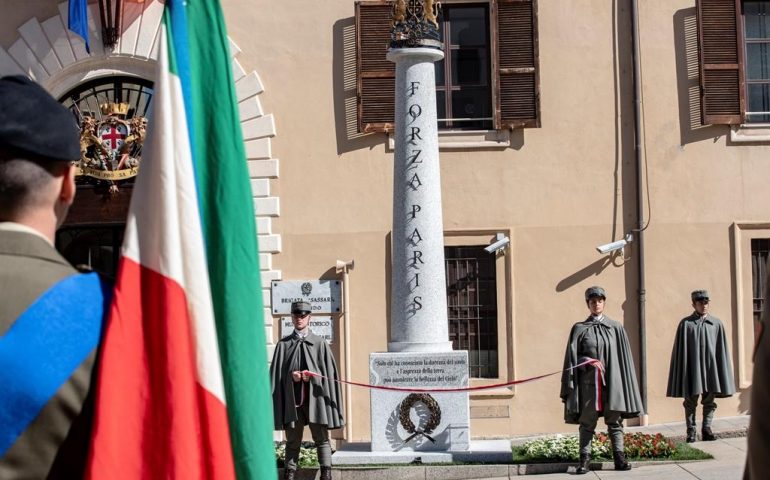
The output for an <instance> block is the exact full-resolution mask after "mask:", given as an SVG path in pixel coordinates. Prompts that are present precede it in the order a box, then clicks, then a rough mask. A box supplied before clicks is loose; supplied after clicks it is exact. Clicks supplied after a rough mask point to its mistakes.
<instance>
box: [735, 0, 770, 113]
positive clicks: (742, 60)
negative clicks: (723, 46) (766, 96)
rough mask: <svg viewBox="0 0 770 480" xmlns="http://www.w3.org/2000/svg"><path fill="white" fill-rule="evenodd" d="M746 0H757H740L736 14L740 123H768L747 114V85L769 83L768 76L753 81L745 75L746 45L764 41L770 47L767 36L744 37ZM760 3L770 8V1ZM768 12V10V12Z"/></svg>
mask: <svg viewBox="0 0 770 480" xmlns="http://www.w3.org/2000/svg"><path fill="white" fill-rule="evenodd" d="M747 1H757V0H740V8H739V9H738V15H739V17H740V18H738V19H737V24H738V25H739V30H738V42H739V50H740V56H739V61H740V72H741V77H740V78H741V96H742V100H741V123H745V124H747V125H770V119H768V120H765V121H757V122H752V121H749V119H748V116H749V115H748V114H749V85H751V84H757V83H760V84H766V85H770V78H768V79H766V80H762V81H755V80H749V78H748V75H747V73H746V72H747V70H748V46H749V44H750V43H751V44H757V43H765V44H767V45H768V47H770V37H768V38H767V39H766V40H764V41H750V40H749V39H748V38H747V37H746V14H745V12H744V6H745V4H746V2H747ZM761 3H765V4H766V5H767V8H768V9H770V1H762V2H761ZM768 13H770V12H768ZM765 116H768V117H770V114H766V115H765Z"/></svg>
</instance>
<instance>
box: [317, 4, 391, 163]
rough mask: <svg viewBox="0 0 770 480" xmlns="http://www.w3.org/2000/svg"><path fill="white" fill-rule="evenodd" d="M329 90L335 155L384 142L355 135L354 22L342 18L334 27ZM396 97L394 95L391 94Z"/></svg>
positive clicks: (380, 138)
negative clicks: (331, 89) (331, 98)
mask: <svg viewBox="0 0 770 480" xmlns="http://www.w3.org/2000/svg"><path fill="white" fill-rule="evenodd" d="M332 35H333V40H332V43H333V52H334V53H333V60H332V88H333V89H334V91H333V97H334V130H335V132H336V137H337V155H342V154H343V153H347V152H352V151H354V150H360V149H362V148H369V149H372V148H374V147H376V146H378V145H382V144H383V142H384V138H383V134H382V133H376V134H363V133H359V132H358V107H357V99H356V19H355V17H350V18H344V19H342V20H338V21H336V22H334V27H333V33H332ZM394 95H395V93H394Z"/></svg>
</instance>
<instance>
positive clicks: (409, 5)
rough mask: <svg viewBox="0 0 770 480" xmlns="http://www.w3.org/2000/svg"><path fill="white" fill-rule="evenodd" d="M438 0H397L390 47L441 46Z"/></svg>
mask: <svg viewBox="0 0 770 480" xmlns="http://www.w3.org/2000/svg"><path fill="white" fill-rule="evenodd" d="M440 8H441V4H440V3H439V2H438V0H396V1H395V2H394V3H393V15H392V18H391V22H390V25H391V27H390V47H391V48H407V47H431V48H441V41H440V37H439V32H438V12H439V9H440Z"/></svg>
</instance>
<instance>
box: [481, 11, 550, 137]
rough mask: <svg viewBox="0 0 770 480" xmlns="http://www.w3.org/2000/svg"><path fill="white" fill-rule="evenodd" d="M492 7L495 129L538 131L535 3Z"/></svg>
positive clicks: (538, 93) (538, 81) (538, 77)
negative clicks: (534, 128) (495, 65)
mask: <svg viewBox="0 0 770 480" xmlns="http://www.w3.org/2000/svg"><path fill="white" fill-rule="evenodd" d="M492 5H493V14H492V22H493V23H494V25H495V27H496V29H495V32H494V35H493V41H494V38H495V36H496V37H497V45H496V47H497V57H496V64H497V89H496V91H495V92H494V95H495V98H494V99H493V100H494V104H495V125H496V128H515V127H540V75H539V69H538V47H537V0H497V1H496V2H493V3H492Z"/></svg>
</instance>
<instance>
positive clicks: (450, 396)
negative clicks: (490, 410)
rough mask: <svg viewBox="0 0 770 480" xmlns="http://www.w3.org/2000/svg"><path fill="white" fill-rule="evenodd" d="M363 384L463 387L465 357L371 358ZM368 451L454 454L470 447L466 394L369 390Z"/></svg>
mask: <svg viewBox="0 0 770 480" xmlns="http://www.w3.org/2000/svg"><path fill="white" fill-rule="evenodd" d="M369 383H371V384H372V385H382V386H386V387H407V388H409V387H411V388H420V389H426V388H427V389H445V388H459V387H467V386H468V352H467V351H464V350H460V351H445V352H409V353H393V352H388V353H372V354H371V355H370V356H369ZM371 402H372V404H371V408H372V410H371V411H372V415H371V418H372V443H371V451H372V452H455V451H467V450H468V447H469V445H470V428H469V427H470V426H469V418H470V415H469V405H468V392H448V393H420V392H415V393H414V394H410V392H401V391H387V390H378V389H372V391H371Z"/></svg>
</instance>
